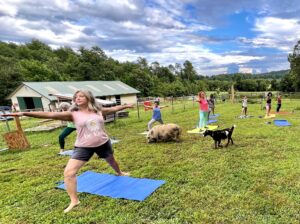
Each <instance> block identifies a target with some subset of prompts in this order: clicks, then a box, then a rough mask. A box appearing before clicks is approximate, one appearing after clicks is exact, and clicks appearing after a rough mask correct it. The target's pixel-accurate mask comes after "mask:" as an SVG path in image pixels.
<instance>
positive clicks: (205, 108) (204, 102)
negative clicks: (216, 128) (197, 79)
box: [199, 99, 208, 111]
mask: <svg viewBox="0 0 300 224" xmlns="http://www.w3.org/2000/svg"><path fill="white" fill-rule="evenodd" d="M199 104H200V110H201V111H208V102H207V100H203V99H202V100H200V102H199Z"/></svg>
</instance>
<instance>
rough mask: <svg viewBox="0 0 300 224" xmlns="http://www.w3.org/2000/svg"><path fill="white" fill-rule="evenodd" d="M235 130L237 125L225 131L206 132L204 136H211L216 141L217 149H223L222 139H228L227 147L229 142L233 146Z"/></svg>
mask: <svg viewBox="0 0 300 224" xmlns="http://www.w3.org/2000/svg"><path fill="white" fill-rule="evenodd" d="M234 128H235V125H233V126H232V127H231V128H225V129H223V130H217V131H211V130H206V131H205V132H204V133H203V136H204V137H205V136H207V135H209V136H211V137H212V138H213V140H215V148H218V147H222V145H221V140H222V139H227V144H226V145H225V147H227V146H228V145H229V142H230V141H231V144H232V145H233V140H232V137H231V136H232V132H233V129H234Z"/></svg>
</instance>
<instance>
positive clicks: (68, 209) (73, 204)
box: [64, 201, 80, 213]
mask: <svg viewBox="0 0 300 224" xmlns="http://www.w3.org/2000/svg"><path fill="white" fill-rule="evenodd" d="M79 204H80V201H78V202H77V203H72V202H71V203H70V205H69V206H68V207H67V208H66V209H65V210H64V213H67V212H69V211H71V210H72V209H73V208H74V207H76V206H77V205H79Z"/></svg>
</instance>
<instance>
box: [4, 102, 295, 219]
mask: <svg viewBox="0 0 300 224" xmlns="http://www.w3.org/2000/svg"><path fill="white" fill-rule="evenodd" d="M166 104H168V105H169V107H167V108H164V109H162V116H163V120H164V122H165V123H176V124H178V125H180V126H181V127H182V129H183V132H182V136H181V140H182V141H181V142H180V143H175V142H168V143H159V144H147V143H146V138H145V136H144V135H141V134H140V133H141V132H144V131H145V130H146V128H147V123H148V121H149V120H150V118H151V111H146V112H145V111H144V110H143V108H142V107H140V108H139V113H138V112H137V110H136V109H134V110H129V111H130V112H129V117H128V118H123V119H118V120H117V121H115V122H112V123H108V124H106V129H107V132H108V133H109V135H110V136H111V137H114V138H116V139H119V140H120V142H119V143H117V144H114V145H113V147H114V151H115V156H116V158H117V160H118V162H119V164H120V166H121V168H122V170H124V171H128V172H130V173H131V176H133V177H137V178H151V179H158V180H165V181H166V183H165V184H164V185H162V186H161V187H160V188H158V189H157V190H156V191H155V192H154V193H153V194H152V195H150V197H148V198H147V199H146V200H145V201H142V202H138V201H130V200H124V199H113V198H109V197H104V196H97V195H91V194H85V193H80V194H79V198H80V201H81V204H80V205H79V206H78V207H76V208H74V210H72V211H71V212H69V213H67V214H64V213H63V210H64V208H65V207H66V206H67V205H68V203H69V197H68V195H67V193H66V192H65V191H62V190H59V189H56V188H55V187H56V186H57V182H59V181H61V180H62V179H63V170H64V167H65V165H66V163H67V161H68V157H67V156H59V155H58V152H59V145H58V135H59V133H60V132H61V130H62V129H56V130H54V131H50V132H29V133H28V132H26V136H27V138H28V140H29V142H30V144H31V148H30V149H28V150H24V151H10V150H6V151H2V152H0V186H1V194H0V207H1V209H0V223H113V224H115V223H138V224H139V223H156V224H158V223H268V224H269V223H299V222H300V213H299V208H300V207H299V205H300V194H299V191H300V179H299V177H300V166H299V164H300V156H299V155H300V146H299V133H300V128H299V127H300V100H289V99H284V100H283V102H282V111H289V112H292V111H293V112H294V113H292V114H288V115H277V116H276V118H275V119H286V120H288V121H289V122H290V123H291V124H292V126H289V127H277V126H275V125H274V123H273V121H272V120H271V119H263V118H259V116H264V115H265V111H264V110H263V106H262V105H261V104H258V103H256V104H248V114H249V115H252V116H254V117H252V118H247V119H238V118H237V117H238V116H239V115H240V114H241V103H240V102H238V103H235V104H232V103H230V102H225V103H222V102H217V104H216V113H218V114H220V116H219V117H218V118H217V120H218V122H217V124H218V125H219V128H220V129H222V128H227V127H231V126H232V125H233V124H235V125H236V126H237V127H236V128H235V130H234V134H233V140H234V143H235V144H234V145H230V146H229V147H228V148H220V149H214V142H213V140H212V139H211V138H210V137H206V138H204V137H202V136H200V134H188V133H187V130H190V129H193V128H195V127H196V125H197V122H198V116H199V115H198V105H197V104H196V103H193V102H192V101H177V102H175V103H174V105H173V106H172V105H171V103H170V102H163V105H166ZM275 107H276V105H275V103H273V110H274V108H275ZM138 115H139V117H138ZM39 121H40V120H38V119H33V118H23V119H21V124H22V127H23V128H24V129H25V128H29V127H34V126H37V125H39V123H38V122H39ZM9 124H10V128H11V129H15V127H14V121H9ZM6 131H7V127H6V124H5V122H1V123H0V133H1V136H2V134H4V133H5V132H6ZM74 141H75V133H72V134H71V135H70V136H69V137H68V138H67V145H66V148H67V149H71V148H72V147H73V143H74ZM5 147H6V145H5V143H4V140H3V138H1V143H0V148H5ZM87 170H92V171H95V172H99V173H110V174H114V172H113V170H112V169H111V168H110V167H109V166H108V165H107V164H106V163H105V161H103V160H99V159H97V157H96V156H94V157H93V158H92V159H91V160H90V161H89V162H88V163H87V164H86V165H85V166H84V167H83V169H82V170H81V171H80V173H82V172H85V171H87Z"/></svg>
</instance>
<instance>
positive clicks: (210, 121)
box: [207, 120, 217, 124]
mask: <svg viewBox="0 0 300 224" xmlns="http://www.w3.org/2000/svg"><path fill="white" fill-rule="evenodd" d="M215 122H217V120H209V121H208V122H207V124H211V123H215Z"/></svg>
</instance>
